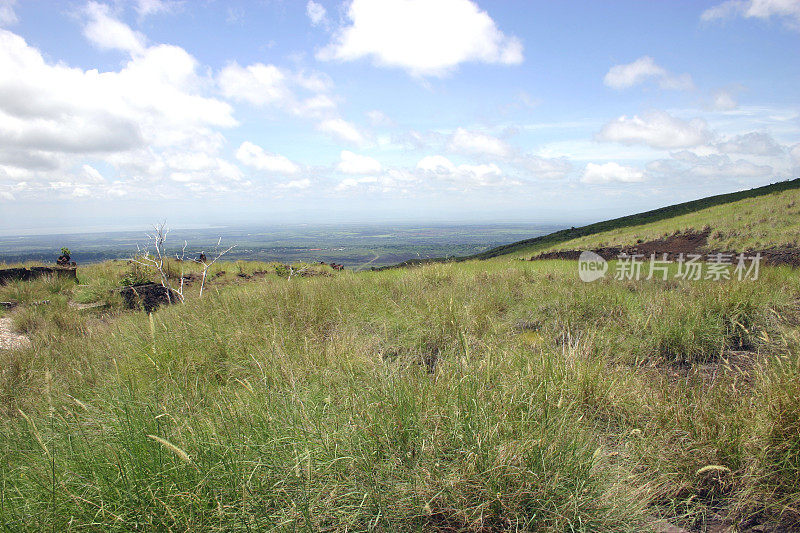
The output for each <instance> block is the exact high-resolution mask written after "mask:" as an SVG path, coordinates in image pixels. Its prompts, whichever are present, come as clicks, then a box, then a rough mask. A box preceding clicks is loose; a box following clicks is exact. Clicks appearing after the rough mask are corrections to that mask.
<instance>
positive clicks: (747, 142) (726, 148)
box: [716, 132, 783, 156]
mask: <svg viewBox="0 0 800 533" xmlns="http://www.w3.org/2000/svg"><path fill="white" fill-rule="evenodd" d="M716 146H717V149H718V150H719V151H720V152H723V153H731V154H750V155H762V156H768V155H779V154H782V153H783V148H782V147H781V145H779V144H778V143H777V142H776V141H775V139H773V138H772V136H771V135H769V134H766V133H759V132H751V133H746V134H744V135H736V136H734V137H731V138H730V139H727V140H726V141H724V142H721V143H718V144H717V145H716Z"/></svg>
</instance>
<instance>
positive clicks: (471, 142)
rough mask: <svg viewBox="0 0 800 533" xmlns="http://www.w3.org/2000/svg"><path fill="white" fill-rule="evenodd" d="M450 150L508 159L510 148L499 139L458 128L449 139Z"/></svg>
mask: <svg viewBox="0 0 800 533" xmlns="http://www.w3.org/2000/svg"><path fill="white" fill-rule="evenodd" d="M449 148H450V150H452V151H454V152H461V153H467V154H475V155H489V156H495V157H508V156H509V155H510V153H511V148H510V147H509V146H508V145H507V144H506V143H505V142H504V141H502V140H501V139H498V138H497V137H493V136H491V135H487V134H484V133H478V132H471V131H467V130H465V129H464V128H458V129H457V130H456V131H455V133H454V134H453V135H452V137H451V138H450V144H449Z"/></svg>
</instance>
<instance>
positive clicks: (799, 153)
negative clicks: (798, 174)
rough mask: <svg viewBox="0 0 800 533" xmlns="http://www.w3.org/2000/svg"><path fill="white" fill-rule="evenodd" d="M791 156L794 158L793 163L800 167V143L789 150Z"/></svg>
mask: <svg viewBox="0 0 800 533" xmlns="http://www.w3.org/2000/svg"><path fill="white" fill-rule="evenodd" d="M789 155H790V156H791V157H792V162H794V164H795V165H800V143H798V144H795V145H794V146H792V148H791V149H790V150H789Z"/></svg>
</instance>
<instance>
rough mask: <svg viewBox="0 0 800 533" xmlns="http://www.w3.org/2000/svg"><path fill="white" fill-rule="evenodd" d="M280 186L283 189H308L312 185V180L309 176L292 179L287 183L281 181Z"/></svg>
mask: <svg viewBox="0 0 800 533" xmlns="http://www.w3.org/2000/svg"><path fill="white" fill-rule="evenodd" d="M278 187H280V188H281V189H308V188H309V187H311V180H310V179H308V178H302V179H299V180H292V181H288V182H286V183H280V184H278Z"/></svg>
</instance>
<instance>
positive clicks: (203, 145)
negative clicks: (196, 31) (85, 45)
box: [0, 4, 241, 198]
mask: <svg viewBox="0 0 800 533" xmlns="http://www.w3.org/2000/svg"><path fill="white" fill-rule="evenodd" d="M83 15H84V16H85V17H86V18H85V23H86V27H85V29H86V35H87V38H89V39H90V40H94V41H95V42H96V43H103V46H105V47H108V48H115V49H119V50H123V51H126V52H128V53H129V54H130V57H129V59H128V61H127V62H126V63H125V64H124V66H123V67H122V68H121V69H120V70H117V71H106V72H99V71H97V70H83V69H80V68H72V67H68V66H66V65H64V64H62V63H50V62H48V61H46V60H45V59H44V57H43V56H42V54H41V53H40V52H39V51H38V50H37V49H36V48H34V47H32V46H30V45H29V44H28V43H27V42H26V41H25V40H24V39H23V38H21V37H20V36H18V35H16V34H14V33H11V32H9V31H5V30H0V147H2V148H0V181H5V182H6V183H8V182H14V183H16V185H14V187H15V189H14V190H13V191H12V192H13V193H14V196H15V197H18V198H24V197H26V196H27V197H36V195H39V196H47V195H53V194H55V195H57V196H61V195H63V196H81V195H83V194H84V192H85V191H89V192H90V193H91V194H92V195H102V194H114V195H117V196H121V195H124V194H127V193H130V192H132V191H135V190H139V191H148V192H154V188H153V185H154V184H159V186H165V187H166V186H167V184H168V183H174V184H181V186H187V187H189V186H190V187H192V190H194V191H197V190H215V189H217V190H218V189H220V188H224V187H227V186H228V185H227V184H229V183H231V182H234V181H236V182H239V181H240V180H241V172H240V171H239V169H238V168H237V167H236V166H235V165H233V164H231V163H230V162H228V161H225V160H224V159H223V158H221V157H219V156H218V155H217V154H218V153H219V151H220V149H221V147H222V145H223V143H224V138H223V137H222V134H221V133H220V132H219V131H218V129H219V128H228V127H232V126H235V125H236V124H237V122H236V120H235V119H234V118H233V115H232V112H233V108H232V107H231V106H230V105H229V104H228V103H226V102H223V101H221V100H218V99H216V98H213V97H209V96H206V95H205V94H204V92H205V87H207V86H208V84H209V81H210V80H209V79H208V78H207V77H205V76H204V75H203V74H201V73H199V72H198V70H199V69H198V65H197V62H196V60H195V59H194V58H193V57H192V56H191V55H189V54H188V53H187V52H186V51H185V50H183V49H182V48H179V47H176V46H168V45H154V46H146V44H145V41H144V39H143V38H140V37H139V36H138V35H137V34H136V33H135V32H133V31H132V30H130V28H128V27H127V26H126V25H124V24H123V23H122V22H120V21H118V20H116V19H114V18H113V17H112V16H111V14H110V13H109V11H108V9H107V8H106V7H104V6H102V5H100V4H89V5H88V6H87V8H86V11H85V12H83ZM101 28H106V29H108V28H111V30H112V31H111V33H110V34H109V35H105V36H102V37H100V36H98V32H100V31H101ZM88 160H92V161H99V162H102V163H105V164H106V165H108V166H110V167H111V168H113V172H114V174H115V179H114V180H113V181H110V182H109V181H105V180H104V181H102V182H100V181H98V180H97V179H96V178H97V176H96V175H95V173H93V172H92V171H90V170H88V168H87V167H85V166H84V165H85V164H86V165H88ZM91 168H95V167H94V166H93V164H92V167H91ZM164 178H167V180H164ZM53 184H55V185H53ZM75 191H77V192H75ZM73 192H74V194H73Z"/></svg>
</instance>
